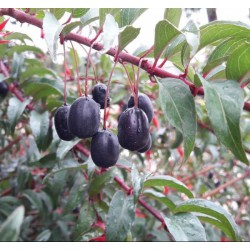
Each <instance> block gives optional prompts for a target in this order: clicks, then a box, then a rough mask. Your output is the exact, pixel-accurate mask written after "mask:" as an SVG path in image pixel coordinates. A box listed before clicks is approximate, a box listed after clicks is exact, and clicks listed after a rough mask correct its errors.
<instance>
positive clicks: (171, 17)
mask: <svg viewBox="0 0 250 250" xmlns="http://www.w3.org/2000/svg"><path fill="white" fill-rule="evenodd" d="M181 14H182V9H181V8H167V9H165V12H164V19H167V20H168V21H169V22H170V23H172V24H173V25H175V26H176V27H178V26H179V23H180V19H181Z"/></svg>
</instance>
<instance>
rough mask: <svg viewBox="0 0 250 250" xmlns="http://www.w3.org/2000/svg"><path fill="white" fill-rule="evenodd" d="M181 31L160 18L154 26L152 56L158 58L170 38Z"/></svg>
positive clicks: (170, 40) (169, 41)
mask: <svg viewBox="0 0 250 250" xmlns="http://www.w3.org/2000/svg"><path fill="white" fill-rule="evenodd" d="M180 34H181V32H180V31H179V30H178V29H177V28H176V27H175V26H174V25H173V24H171V23H170V22H169V21H167V20H162V21H160V22H158V23H157V24H156V26H155V40H154V58H159V57H160V56H161V54H162V53H163V51H164V50H165V49H166V47H167V46H168V45H169V44H170V43H171V42H172V40H173V39H174V38H175V37H177V36H178V35H180Z"/></svg>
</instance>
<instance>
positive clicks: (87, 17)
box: [80, 8, 99, 27]
mask: <svg viewBox="0 0 250 250" xmlns="http://www.w3.org/2000/svg"><path fill="white" fill-rule="evenodd" d="M98 18H99V10H98V9H96V8H91V9H89V10H88V11H87V12H86V13H85V14H84V15H83V16H82V17H81V18H80V21H81V23H82V27H84V26H86V25H88V24H90V23H92V22H94V21H95V20H97V19H98Z"/></svg>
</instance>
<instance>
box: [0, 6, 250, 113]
mask: <svg viewBox="0 0 250 250" xmlns="http://www.w3.org/2000/svg"><path fill="white" fill-rule="evenodd" d="M2 15H7V16H10V17H13V18H15V19H16V20H17V21H19V22H21V23H29V24H32V25H34V26H36V27H38V28H40V29H42V28H43V22H42V21H41V20H39V19H37V18H35V17H33V16H31V15H28V14H26V13H25V12H22V11H19V10H16V9H13V8H0V16H2ZM67 40H70V41H75V42H78V43H80V44H84V45H86V46H88V47H90V46H91V45H92V42H93V39H92V40H91V39H89V38H87V37H84V36H81V35H78V34H75V33H72V32H71V33H69V34H68V35H66V36H65V37H64V41H67ZM93 49H95V50H97V51H100V50H102V49H103V45H102V44H101V43H95V44H94V46H93ZM107 54H108V55H110V56H112V57H115V56H116V55H117V49H115V48H111V49H110V50H109V51H108V52H107ZM119 60H122V61H124V62H129V63H131V64H133V65H136V66H138V65H139V62H140V58H139V57H136V56H133V55H130V54H128V53H126V52H120V53H119ZM141 68H142V69H143V70H145V71H146V72H148V73H149V74H150V75H154V76H158V77H161V78H168V77H170V78H176V79H180V80H182V81H183V82H184V83H185V84H187V85H188V86H189V87H190V90H191V91H192V93H193V94H194V95H196V94H198V95H204V89H203V88H202V87H199V88H196V87H195V85H194V84H193V83H192V82H190V81H189V80H187V79H185V78H183V75H175V74H172V73H170V72H168V71H166V70H163V69H161V68H160V67H157V66H156V65H152V64H151V63H149V62H148V61H147V60H145V61H143V63H142V65H141ZM244 109H245V110H247V111H250V103H248V102H246V103H245V105H244Z"/></svg>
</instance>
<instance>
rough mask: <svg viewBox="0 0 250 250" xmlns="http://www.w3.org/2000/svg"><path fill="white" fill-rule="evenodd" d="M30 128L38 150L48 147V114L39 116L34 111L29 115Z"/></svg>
mask: <svg viewBox="0 0 250 250" xmlns="http://www.w3.org/2000/svg"><path fill="white" fill-rule="evenodd" d="M30 128H31V130H32V134H33V135H34V137H35V140H36V143H37V146H38V148H39V149H40V150H45V149H46V148H47V146H48V141H47V137H48V133H49V112H47V111H46V112H44V113H42V114H39V113H38V112H36V111H32V112H31V113H30Z"/></svg>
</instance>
